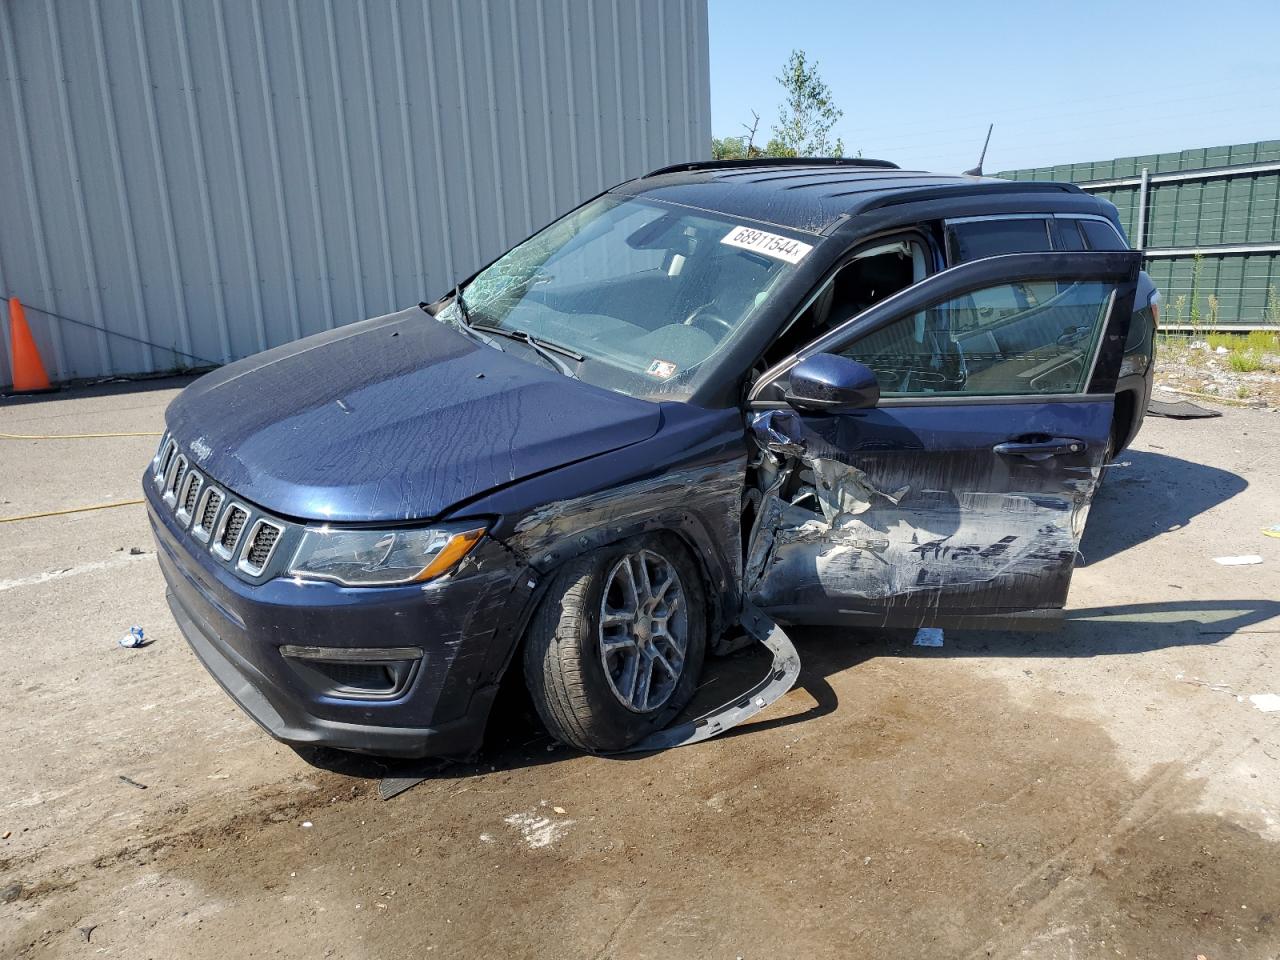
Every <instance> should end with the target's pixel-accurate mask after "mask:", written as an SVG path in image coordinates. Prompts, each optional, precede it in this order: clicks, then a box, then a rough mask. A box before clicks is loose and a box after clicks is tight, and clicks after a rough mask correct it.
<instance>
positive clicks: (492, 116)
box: [477, 3, 510, 266]
mask: <svg viewBox="0 0 1280 960" xmlns="http://www.w3.org/2000/svg"><path fill="white" fill-rule="evenodd" d="M491 6H492V5H491V4H489V3H482V4H480V34H481V38H482V39H483V41H484V49H485V57H484V64H485V70H484V77H485V81H484V84H485V99H486V100H488V102H489V155H490V156H491V157H492V158H493V196H494V207H495V210H494V221H495V224H496V225H497V228H498V237H497V240H498V246H500V247H502V248H503V249H504V250H505V249H506V248H507V247H508V246H510V244H509V243H508V242H507V237H508V236H509V235H510V229H509V222H510V221H509V218H508V216H507V203H506V196H505V191H504V190H503V189H502V154H503V150H502V145H501V141H499V139H498V102H497V94H496V91H495V89H494V88H495V86H496V84H495V83H494V80H493V59H494V58H493V30H492V28H491V26H490V23H489V10H490V8H491ZM477 266H478V264H477Z"/></svg>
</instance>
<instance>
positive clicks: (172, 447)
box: [155, 440, 178, 483]
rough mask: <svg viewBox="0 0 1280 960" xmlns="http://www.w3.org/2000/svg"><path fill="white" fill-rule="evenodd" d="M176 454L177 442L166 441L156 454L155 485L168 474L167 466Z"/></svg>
mask: <svg viewBox="0 0 1280 960" xmlns="http://www.w3.org/2000/svg"><path fill="white" fill-rule="evenodd" d="M177 452H178V444H177V441H175V440H168V441H166V442H165V444H164V446H162V447H161V448H160V450H159V451H158V452H157V453H156V474H155V476H156V483H160V482H161V481H163V480H164V477H165V474H167V473H168V472H169V464H171V463H173V455H174V454H175V453H177Z"/></svg>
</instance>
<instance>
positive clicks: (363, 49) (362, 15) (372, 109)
mask: <svg viewBox="0 0 1280 960" xmlns="http://www.w3.org/2000/svg"><path fill="white" fill-rule="evenodd" d="M356 16H357V18H358V22H359V24H360V53H361V58H362V59H363V61H364V89H365V104H366V109H367V110H368V112H369V144H370V149H371V150H372V152H373V189H374V192H375V193H376V194H377V195H378V236H379V239H380V240H381V241H382V270H383V278H384V279H385V280H386V282H387V305H386V309H385V311H384V312H386V313H390V312H391V311H392V310H394V309H395V308H396V281H395V274H394V266H395V265H394V264H393V263H392V262H391V237H390V234H389V233H388V230H387V185H386V180H385V178H384V177H383V172H382V137H381V136H379V133H380V131H381V126H382V124H381V120H380V119H379V117H378V101H377V97H376V96H374V92H373V63H372V61H371V60H370V58H369V15H368V12H367V11H366V10H365V5H364V4H363V3H360V4H357V5H356Z"/></svg>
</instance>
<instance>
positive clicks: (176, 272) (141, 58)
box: [132, 0, 194, 360]
mask: <svg viewBox="0 0 1280 960" xmlns="http://www.w3.org/2000/svg"><path fill="white" fill-rule="evenodd" d="M140 2H141V0H133V7H132V9H133V37H134V42H135V44H136V46H137V50H138V66H139V70H140V71H141V73H142V100H143V103H144V104H145V106H146V109H147V134H148V137H149V139H150V140H151V165H152V169H153V170H154V171H155V177H156V199H157V200H158V201H159V202H160V219H161V222H162V223H163V225H164V240H165V254H166V256H167V258H168V260H169V281H170V283H171V284H172V286H173V303H174V307H175V309H176V310H177V313H178V319H179V320H180V321H181V322H180V324H179V327H178V335H179V339H180V341H181V343H182V351H183V353H184V354H185V358H184V359H185V360H191V359H193V358H194V355H193V354H192V353H191V315H190V314H189V312H188V311H187V297H186V293H185V291H184V290H183V288H182V265H181V264H180V263H179V262H178V240H177V231H176V230H175V228H174V223H173V201H172V198H171V197H170V195H169V177H168V174H167V172H166V170H165V165H164V145H163V144H162V143H161V142H160V120H159V117H158V116H157V114H156V100H155V94H154V93H153V92H152V85H151V68H150V66H148V61H147V38H146V33H145V32H144V31H143V27H142V9H141V6H140Z"/></svg>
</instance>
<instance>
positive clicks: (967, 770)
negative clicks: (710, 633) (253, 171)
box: [0, 382, 1280, 960]
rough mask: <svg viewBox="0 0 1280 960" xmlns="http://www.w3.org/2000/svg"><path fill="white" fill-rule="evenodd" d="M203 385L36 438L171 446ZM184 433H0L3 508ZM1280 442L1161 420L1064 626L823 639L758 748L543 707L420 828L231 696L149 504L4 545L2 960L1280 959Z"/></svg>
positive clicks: (0, 552)
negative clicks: (207, 664) (918, 639)
mask: <svg viewBox="0 0 1280 960" xmlns="http://www.w3.org/2000/svg"><path fill="white" fill-rule="evenodd" d="M175 389H176V385H175V383H174V382H153V383H150V384H143V385H120V386H114V387H100V388H94V389H87V390H79V391H75V392H64V393H61V394H58V395H55V396H53V397H47V398H40V399H27V400H19V401H5V402H4V404H2V405H0V431H4V432H6V433H16V434H39V435H48V434H67V433H97V432H130V431H158V430H159V429H160V426H161V413H162V410H163V408H164V406H165V404H166V403H167V402H168V400H169V399H170V398H171V397H172V396H173V394H174V392H175ZM155 442H156V441H155V438H151V437H122V438H113V439H97V440H4V439H0V518H4V517H10V516H16V515H24V514H28V513H34V512H39V511H44V510H56V509H62V508H66V507H72V506H83V505H88V504H93V503H102V502H108V501H115V500H124V499H131V498H135V497H137V496H138V495H139V492H138V478H139V476H140V474H141V471H142V470H143V468H144V465H145V463H146V462H147V461H148V459H149V457H150V455H151V452H152V450H153V448H154V444H155ZM1277 450H1280V415H1276V414H1274V413H1269V412H1266V411H1259V410H1239V409H1228V410H1226V411H1225V415H1224V417H1223V418H1222V419H1219V420H1199V421H1188V422H1174V421H1168V420H1154V419H1152V420H1149V421H1148V422H1147V423H1146V425H1145V427H1144V429H1143V432H1142V435H1141V437H1140V438H1139V441H1138V443H1137V445H1136V449H1134V450H1133V451H1131V452H1129V453H1127V454H1125V455H1124V456H1123V457H1122V462H1124V463H1125V464H1127V465H1125V466H1119V467H1116V468H1115V469H1114V470H1113V471H1112V472H1111V475H1110V477H1109V480H1108V482H1107V484H1106V486H1105V487H1104V488H1103V490H1102V492H1101V493H1100V494H1099V496H1098V499H1097V501H1096V503H1095V506H1094V508H1093V511H1092V515H1091V518H1090V521H1089V528H1088V531H1087V534H1086V537H1085V541H1084V544H1083V548H1082V553H1083V563H1082V565H1081V566H1080V567H1079V569H1078V570H1077V572H1076V577H1075V582H1074V585H1073V588H1072V593H1071V608H1070V612H1069V615H1068V616H1069V619H1068V623H1067V625H1066V627H1065V628H1064V629H1063V631H1062V632H1061V633H1058V634H1042V635H1032V634H998V633H971V634H962V633H948V634H947V636H946V642H945V646H944V647H942V648H941V649H930V648H917V647H914V646H912V645H911V643H910V635H902V634H898V633H855V632H848V631H814V630H809V631H803V632H801V631H795V634H794V635H795V639H796V644H797V647H798V648H799V651H800V655H801V658H802V661H803V663H804V672H803V674H802V677H801V680H800V683H799V685H798V686H797V688H796V689H795V690H793V691H792V692H791V693H790V694H789V695H787V696H786V697H785V698H783V700H782V701H780V702H779V703H778V704H776V705H775V706H774V707H772V708H771V709H770V710H769V711H768V712H767V713H765V714H763V715H762V717H761V718H760V719H759V720H758V721H757V722H754V723H752V724H750V725H749V726H747V727H745V728H743V729H740V730H738V731H736V732H735V733H734V734H732V735H730V736H726V737H724V738H721V739H719V740H714V741H711V742H709V743H706V744H703V745H700V746H697V747H691V748H686V749H681V750H675V751H671V752H668V753H665V754H659V755H654V756H646V757H642V758H638V759H627V760H619V759H603V758H592V757H583V756H578V755H574V754H573V753H571V752H570V751H568V750H565V749H563V748H559V747H556V746H555V745H553V744H551V743H550V741H549V740H548V738H547V737H546V735H545V734H544V733H542V732H541V731H540V730H538V729H536V728H535V727H533V726H532V725H530V723H529V722H528V720H527V718H526V717H525V716H524V715H523V714H522V713H521V712H520V710H519V709H518V708H514V707H513V709H511V710H509V711H507V712H506V713H505V714H504V716H503V717H502V718H501V719H500V720H499V721H498V723H497V725H496V729H495V731H494V736H493V739H494V744H493V746H492V747H491V748H490V749H489V750H488V752H487V753H486V755H485V756H484V757H483V758H482V760H481V762H479V763H474V764H467V765H454V766H450V767H447V768H445V769H443V770H440V771H439V772H437V773H435V774H434V775H432V776H431V777H430V778H429V779H428V780H427V781H426V782H424V783H422V784H421V785H419V786H417V787H416V788H414V789H413V790H411V791H409V792H407V793H404V794H402V795H401V796H399V797H397V798H395V799H392V800H389V801H380V800H379V799H378V794H377V781H378V777H379V776H381V775H382V774H384V773H386V772H387V770H386V768H383V767H380V766H379V765H378V764H376V763H373V762H370V761H358V760H344V759H343V758H338V757H334V756H332V755H314V756H312V757H310V758H309V759H304V758H303V757H301V756H299V755H298V754H296V753H294V752H293V751H291V750H289V749H287V748H285V747H283V746H280V745H279V744H276V743H274V742H273V741H271V740H270V739H269V738H267V737H266V736H265V734H263V733H262V732H261V731H259V729H258V728H257V727H256V726H254V724H253V723H252V722H251V721H250V720H249V719H248V718H247V717H245V716H244V715H243V714H241V712H240V711H239V710H238V709H237V708H236V707H235V706H234V705H233V704H232V703H231V702H230V701H229V700H228V699H227V698H226V697H225V696H224V695H223V693H222V692H221V691H220V690H219V689H218V687H217V686H216V685H215V684H214V682H213V681H212V680H211V679H210V678H209V677H208V676H207V675H206V674H205V672H204V671H203V669H202V668H201V667H200V665H199V664H198V663H197V661H196V660H195V658H194V656H193V655H192V654H191V653H190V652H189V650H188V649H187V647H186V644H185V642H184V641H183V640H182V638H181V636H180V635H179V634H178V632H177V629H176V627H175V626H174V624H173V622H172V620H171V619H170V616H169V614H168V611H167V608H166V607H165V604H164V600H163V588H162V583H161V577H160V574H159V571H158V569H157V568H156V564H155V557H154V553H153V547H152V545H151V542H150V536H149V533H148V530H147V524H146V519H145V515H144V512H143V509H142V508H141V507H139V506H126V507H119V508H113V509H107V510H102V511H98V512H91V513H77V514H70V515H65V516H57V517H49V518H45V519H35V520H26V521H21V522H17V523H0V623H2V624H3V627H4V629H3V634H2V636H3V644H4V647H3V649H4V654H5V656H4V657H3V659H0V690H3V693H4V698H5V710H4V712H3V717H4V720H3V723H4V731H5V735H6V736H5V742H6V744H7V746H6V748H5V754H4V759H5V767H6V776H5V777H4V779H3V781H0V835H3V839H2V840H0V893H2V894H3V896H2V897H0V956H3V957H6V958H7V957H23V958H27V957H33V958H34V957H40V958H45V957H88V956H91V955H92V956H116V957H128V958H146V957H156V958H169V957H183V958H205V957H209V958H215V957H216V958H219V960H222V958H226V957H236V958H242V957H243V958H248V957H294V956H296V957H308V958H311V957H339V958H392V957H411V956H412V957H424V956H467V957H472V956H504V957H545V958H555V960H564V958H578V957H583V958H587V957H619V958H622V957H626V958H631V957H638V958H644V957H655V958H657V957H661V958H671V957H725V958H735V957H743V958H775V957H895V958H912V957H922V958H924V957H927V958H939V957H982V958H986V957H1035V958H1083V957H1104V956H1105V957H1117V956H1119V957H1144V958H1145V957H1152V958H1186V960H1196V958H1197V957H1200V956H1203V957H1205V958H1207V960H1223V958H1274V957H1277V956H1280V789H1278V787H1280V710H1268V709H1265V708H1274V707H1278V706H1280V700H1277V699H1275V698H1274V696H1273V697H1272V698H1268V696H1267V695H1276V694H1280V653H1278V650H1280V648H1278V647H1277V640H1280V539H1270V538H1267V537H1265V536H1264V535H1263V534H1262V529H1263V528H1264V527H1269V526H1271V525H1273V524H1277V523H1280V467H1278V466H1277V463H1278V461H1280V458H1278V457H1277ZM134 550H138V551H141V552H140V553H134ZM1239 554H1258V555H1261V557H1262V558H1263V560H1262V563H1260V564H1256V565H1245V566H1221V565H1218V564H1216V563H1214V561H1213V558H1214V557H1220V556H1225V555H1239ZM133 624H139V625H141V626H143V627H144V628H145V630H146V633H147V635H148V637H150V638H153V640H154V642H153V643H152V644H151V645H150V646H147V647H145V648H142V649H139V650H124V649H121V648H119V647H118V646H117V645H116V639H117V638H118V637H119V636H120V635H121V634H123V633H124V632H125V631H126V630H127V629H128V628H129V627H130V626H131V625H133ZM756 669H759V661H758V660H756V659H754V654H752V653H750V652H748V653H746V654H743V655H739V656H737V657H736V658H733V659H730V660H728V661H718V662H716V663H714V664H713V665H712V670H711V673H710V674H709V677H708V683H707V685H706V686H705V687H704V688H703V691H702V696H703V697H704V698H711V699H715V698H717V697H727V696H729V695H731V694H732V693H733V692H734V689H733V687H734V684H735V683H741V682H742V679H741V678H744V677H747V676H750V675H751V673H752V671H753V670H756ZM1251 698H1253V699H1251ZM393 772H394V771H393ZM124 778H128V779H127V780H126V779H124ZM144 788H145V789H144Z"/></svg>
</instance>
